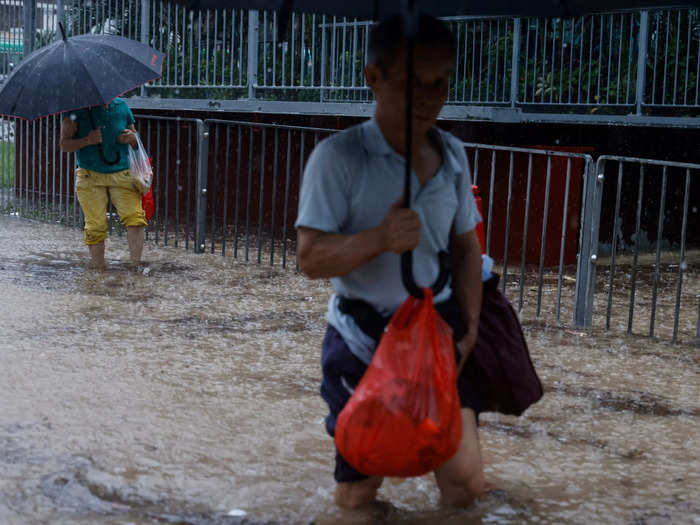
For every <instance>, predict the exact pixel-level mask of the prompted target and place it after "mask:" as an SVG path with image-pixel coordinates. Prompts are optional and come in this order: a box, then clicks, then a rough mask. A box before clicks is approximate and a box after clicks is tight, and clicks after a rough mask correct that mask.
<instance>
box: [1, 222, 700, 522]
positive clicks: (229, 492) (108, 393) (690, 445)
mask: <svg viewBox="0 0 700 525" xmlns="http://www.w3.org/2000/svg"><path fill="white" fill-rule="evenodd" d="M0 246H2V249H1V250H0V523H2V524H12V525H14V524H44V523H46V524H49V523H50V524H66V525H68V524H71V525H72V524H80V525H83V524H94V523H100V524H101V523H105V524H133V525H142V524H151V523H177V524H197V525H200V524H202V525H217V524H240V523H318V524H321V523H406V524H408V523H411V524H423V523H426V524H427V523H430V524H433V523H455V524H456V523H502V524H510V523H513V524H514V523H630V524H657V523H659V524H661V523H664V524H665V523H689V524H698V523H700V432H699V430H700V426H699V425H698V423H699V421H700V380H699V372H700V355H699V353H698V350H696V349H694V348H692V347H691V346H688V345H671V344H667V343H664V342H660V341H657V340H649V339H646V338H642V337H639V336H633V337H626V336H623V335H620V332H611V333H607V332H604V331H602V330H599V329H591V330H583V329H580V328H574V327H571V326H567V325H566V324H564V325H560V324H558V323H555V322H552V321H551V319H549V317H551V316H549V314H547V315H546V316H545V318H540V319H533V318H530V317H528V316H525V321H524V328H525V331H526V335H527V337H528V341H529V343H530V349H531V353H532V357H533V361H534V363H535V365H536V368H537V370H538V372H539V374H540V377H541V378H542V381H543V383H544V385H545V389H546V394H545V397H544V398H543V400H542V401H541V402H540V403H538V404H537V405H535V406H534V407H532V408H531V409H530V410H528V411H527V412H526V414H525V415H524V416H522V417H520V418H514V417H506V416H501V415H498V414H485V415H484V416H483V417H482V423H483V425H482V427H481V429H480V435H481V443H482V447H483V451H484V456H485V459H486V463H487V466H486V474H487V478H488V480H489V482H490V483H491V484H492V485H493V486H494V487H495V488H494V490H493V491H492V492H491V493H489V494H488V495H487V496H485V497H484V498H482V500H481V501H479V502H477V503H476V504H474V505H473V506H472V507H471V508H469V509H465V510H454V509H443V508H441V507H440V505H439V494H438V491H437V488H436V486H435V482H434V480H433V479H432V477H431V476H424V477H421V478H415V479H409V480H404V481H401V480H388V481H387V482H385V484H384V486H383V487H382V489H381V491H380V496H381V498H382V499H383V500H387V501H391V503H392V505H383V506H378V507H376V508H374V509H372V510H371V511H367V512H365V513H361V514H358V513H347V512H340V511H339V510H337V509H336V508H335V507H334V505H333V502H332V494H333V479H332V455H333V447H332V442H331V440H330V439H329V438H328V437H327V436H326V435H325V432H324V429H323V425H322V420H323V417H324V415H325V406H324V404H323V402H322V400H321V398H320V396H319V395H318V387H319V381H320V364H319V348H320V343H321V339H322V337H323V331H324V326H325V325H324V311H325V307H326V301H327V299H328V296H329V294H330V293H331V291H330V288H329V286H328V285H327V284H326V283H324V282H312V281H309V280H307V279H305V278H304V277H302V276H300V275H298V274H296V273H295V272H294V271H293V270H282V269H281V268H279V267H274V268H270V267H269V266H265V265H257V264H252V263H248V264H246V263H242V262H240V261H235V260H233V259H231V258H230V257H221V256H218V255H194V254H190V253H186V252H184V251H183V250H182V249H181V248H177V249H176V248H168V247H162V246H155V245H153V244H151V243H148V244H147V246H146V251H145V259H146V261H147V262H148V265H147V266H146V268H147V272H146V273H145V274H144V273H143V272H137V271H134V270H131V269H129V268H128V266H127V265H126V264H125V263H124V261H125V260H126V259H127V248H126V242H125V239H124V238H120V237H118V236H113V237H112V238H110V240H109V241H108V246H107V257H108V260H109V264H110V268H109V270H108V271H106V272H105V273H103V274H98V273H95V272H92V271H90V270H88V269H87V268H86V265H85V262H86V256H85V249H84V247H82V246H81V232H80V231H79V230H75V229H67V228H63V227H60V226H54V225H47V224H38V223H33V222H29V221H20V220H17V219H14V218H7V217H0Z"/></svg>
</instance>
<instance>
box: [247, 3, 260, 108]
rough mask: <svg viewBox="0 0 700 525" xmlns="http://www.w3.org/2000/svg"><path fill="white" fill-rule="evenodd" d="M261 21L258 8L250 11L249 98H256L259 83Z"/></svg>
mask: <svg viewBox="0 0 700 525" xmlns="http://www.w3.org/2000/svg"><path fill="white" fill-rule="evenodd" d="M259 37H260V23H259V20H258V12H257V11H256V10H251V11H248V98H250V99H254V98H255V86H257V85H258V42H259Z"/></svg>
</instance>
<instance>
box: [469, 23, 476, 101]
mask: <svg viewBox="0 0 700 525" xmlns="http://www.w3.org/2000/svg"><path fill="white" fill-rule="evenodd" d="M470 54H471V57H472V76H471V82H470V83H469V101H470V102H473V101H474V84H476V82H475V80H476V76H475V75H474V71H475V67H476V23H474V24H472V52H471V53H470Z"/></svg>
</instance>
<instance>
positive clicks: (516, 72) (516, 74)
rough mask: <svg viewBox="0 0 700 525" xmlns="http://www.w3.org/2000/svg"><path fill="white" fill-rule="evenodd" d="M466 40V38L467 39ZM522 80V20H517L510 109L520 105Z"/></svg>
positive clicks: (512, 59) (514, 31)
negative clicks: (519, 92)
mask: <svg viewBox="0 0 700 525" xmlns="http://www.w3.org/2000/svg"><path fill="white" fill-rule="evenodd" d="M465 38H466V37H465ZM519 79H520V18H516V19H515V20H514V24H513V56H512V58H511V74H510V107H512V108H514V107H515V106H516V104H517V103H518V86H519V83H520V82H519Z"/></svg>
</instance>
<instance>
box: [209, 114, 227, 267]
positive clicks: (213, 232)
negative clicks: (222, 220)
mask: <svg viewBox="0 0 700 525" xmlns="http://www.w3.org/2000/svg"><path fill="white" fill-rule="evenodd" d="M220 127H221V125H220V124H218V123H216V124H214V125H213V126H212V127H210V128H209V129H210V131H213V132H214V181H213V184H212V185H211V186H212V191H211V192H209V193H210V195H211V196H212V197H211V204H212V210H211V227H210V231H211V242H210V243H209V253H211V254H213V253H214V251H215V245H216V212H217V211H218V210H217V207H216V204H217V203H216V194H217V193H218V190H219V135H220V133H219V129H220ZM208 155H209V153H208ZM225 227H226V225H225V224H224V228H225Z"/></svg>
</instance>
